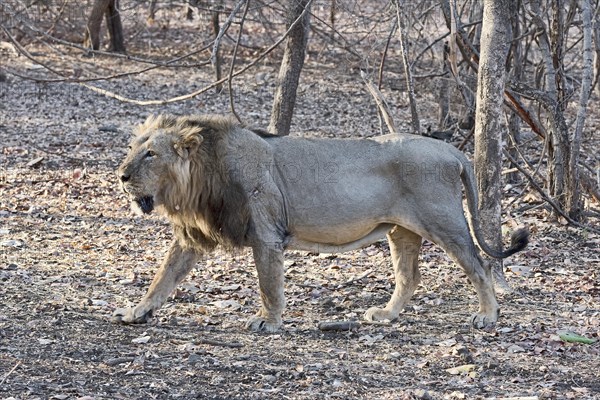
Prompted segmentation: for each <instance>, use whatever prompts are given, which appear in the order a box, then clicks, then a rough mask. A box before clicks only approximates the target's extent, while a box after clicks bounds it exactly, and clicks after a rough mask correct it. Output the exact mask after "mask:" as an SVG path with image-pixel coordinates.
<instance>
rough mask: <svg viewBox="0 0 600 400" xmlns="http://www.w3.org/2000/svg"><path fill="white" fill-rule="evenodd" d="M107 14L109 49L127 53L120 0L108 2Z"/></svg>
mask: <svg viewBox="0 0 600 400" xmlns="http://www.w3.org/2000/svg"><path fill="white" fill-rule="evenodd" d="M105 15H106V26H107V28H108V36H109V37H110V47H109V51H113V52H115V53H125V40H124V38H123V25H122V24H121V14H120V12H119V0H112V1H110V2H109V3H108V9H107V10H106V13H105Z"/></svg>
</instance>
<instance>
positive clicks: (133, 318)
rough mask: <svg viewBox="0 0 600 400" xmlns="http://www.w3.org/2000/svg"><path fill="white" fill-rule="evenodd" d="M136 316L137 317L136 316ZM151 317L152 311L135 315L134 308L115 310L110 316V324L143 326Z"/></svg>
mask: <svg viewBox="0 0 600 400" xmlns="http://www.w3.org/2000/svg"><path fill="white" fill-rule="evenodd" d="M136 314H137V315H136ZM151 317H152V311H146V312H142V313H139V312H138V313H136V307H126V308H117V309H116V310H115V312H114V313H113V315H112V319H111V320H112V322H114V323H118V324H125V325H129V324H145V323H146V322H148V320H149V319H150V318H151Z"/></svg>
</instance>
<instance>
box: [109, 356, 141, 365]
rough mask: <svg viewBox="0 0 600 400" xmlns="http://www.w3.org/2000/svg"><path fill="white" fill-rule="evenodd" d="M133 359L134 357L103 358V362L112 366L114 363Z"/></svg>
mask: <svg viewBox="0 0 600 400" xmlns="http://www.w3.org/2000/svg"><path fill="white" fill-rule="evenodd" d="M134 360H135V357H115V358H108V359H106V360H104V364H106V365H108V366H109V367H114V366H115V365H119V364H126V363H130V362H133V361H134Z"/></svg>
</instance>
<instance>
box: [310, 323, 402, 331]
mask: <svg viewBox="0 0 600 400" xmlns="http://www.w3.org/2000/svg"><path fill="white" fill-rule="evenodd" d="M363 325H376V326H391V325H392V324H391V323H390V322H385V321H321V322H319V324H318V325H317V327H318V328H319V330H321V331H353V330H356V329H358V328H360V327H361V326H363Z"/></svg>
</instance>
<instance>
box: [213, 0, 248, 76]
mask: <svg viewBox="0 0 600 400" xmlns="http://www.w3.org/2000/svg"><path fill="white" fill-rule="evenodd" d="M247 2H248V0H240V1H238V3H237V4H236V5H235V8H234V9H233V11H231V13H230V14H229V16H228V17H227V19H226V20H225V22H224V23H223V25H221V29H220V30H219V33H218V34H217V37H216V38H215V41H214V43H213V49H212V53H211V54H210V63H211V64H212V65H213V67H215V68H216V66H217V58H218V53H219V46H220V45H221V39H223V35H224V34H225V32H227V29H229V27H230V26H231V21H233V18H234V17H235V15H236V14H237V13H238V11H239V10H240V7H242V4H244V3H247Z"/></svg>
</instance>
